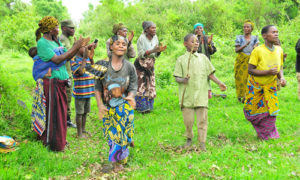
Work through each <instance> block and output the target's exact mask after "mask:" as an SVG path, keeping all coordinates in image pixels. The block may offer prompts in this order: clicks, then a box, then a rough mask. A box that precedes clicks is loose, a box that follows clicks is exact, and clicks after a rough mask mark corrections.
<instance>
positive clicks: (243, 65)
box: [234, 53, 250, 98]
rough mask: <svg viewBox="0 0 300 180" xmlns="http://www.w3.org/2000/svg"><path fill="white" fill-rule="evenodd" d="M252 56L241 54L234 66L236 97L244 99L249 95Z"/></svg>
mask: <svg viewBox="0 0 300 180" xmlns="http://www.w3.org/2000/svg"><path fill="white" fill-rule="evenodd" d="M249 58H250V55H247V54H245V53H239V54H238V56H237V58H236V61H235V64H234V78H235V89H236V96H237V97H238V98H244V97H245V96H246V93H247V79H248V62H249Z"/></svg>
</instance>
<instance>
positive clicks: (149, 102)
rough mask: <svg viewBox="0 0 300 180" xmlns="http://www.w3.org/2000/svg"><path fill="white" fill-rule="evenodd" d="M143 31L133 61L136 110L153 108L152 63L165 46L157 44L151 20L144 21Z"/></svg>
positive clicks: (153, 77) (154, 92) (145, 110)
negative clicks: (136, 55) (136, 85)
mask: <svg viewBox="0 0 300 180" xmlns="http://www.w3.org/2000/svg"><path fill="white" fill-rule="evenodd" d="M142 26H143V29H144V33H142V34H141V36H140V37H139V39H138V41H137V49H138V58H137V59H136V60H135V62H134V66H135V68H136V72H137V75H138V90H137V95H136V97H135V100H136V110H137V111H139V112H143V113H146V112H150V111H151V110H153V103H154V98H155V97H156V90H155V74H154V64H155V58H156V57H158V56H159V55H160V53H161V52H163V51H165V50H166V48H167V46H163V45H159V42H158V38H157V36H156V25H155V24H154V23H153V22H151V21H144V22H143V24H142Z"/></svg>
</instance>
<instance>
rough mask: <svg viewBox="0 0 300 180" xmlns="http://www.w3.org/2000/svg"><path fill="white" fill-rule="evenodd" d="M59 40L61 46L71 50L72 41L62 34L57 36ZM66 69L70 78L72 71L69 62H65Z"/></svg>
mask: <svg viewBox="0 0 300 180" xmlns="http://www.w3.org/2000/svg"><path fill="white" fill-rule="evenodd" d="M59 40H60V41H61V43H62V44H63V46H64V47H65V48H66V49H67V50H69V49H70V48H71V44H72V42H71V41H72V39H71V38H68V37H67V36H65V35H64V34H61V35H60V36H59ZM66 68H67V71H68V74H69V77H70V78H72V70H71V64H70V61H67V62H66Z"/></svg>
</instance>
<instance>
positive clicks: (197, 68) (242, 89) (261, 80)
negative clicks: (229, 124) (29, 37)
mask: <svg viewBox="0 0 300 180" xmlns="http://www.w3.org/2000/svg"><path fill="white" fill-rule="evenodd" d="M142 27H143V33H142V34H141V35H140V37H139V38H138V40H137V57H136V52H135V49H134V47H133V44H132V40H133V37H134V33H133V31H131V32H130V33H129V35H128V36H127V33H128V29H127V28H126V26H125V25H124V24H122V23H119V24H115V25H114V26H113V31H112V32H113V36H112V37H111V38H109V39H108V40H107V42H106V48H107V56H108V60H101V61H97V62H95V63H94V60H93V57H94V50H95V48H97V44H98V42H97V40H95V41H94V42H93V43H90V44H89V41H90V38H82V37H80V38H79V39H78V40H76V39H75V40H74V42H71V41H70V39H71V38H70V37H72V36H73V35H74V28H75V26H74V24H73V23H72V22H71V21H70V20H66V21H62V22H61V29H62V32H63V34H62V35H61V36H60V37H59V36H58V29H59V23H58V21H57V19H55V18H54V17H51V16H46V17H44V18H43V19H42V20H41V21H40V22H39V28H38V29H37V31H36V41H37V47H33V48H31V49H30V51H29V54H30V56H31V57H33V60H34V66H33V76H34V79H35V80H36V82H37V86H36V89H35V93H34V103H33V111H32V123H33V129H34V131H35V132H37V133H38V139H40V140H42V141H43V143H44V144H45V145H49V147H50V149H51V150H53V151H63V150H64V148H65V145H66V144H67V141H66V133H67V120H69V119H70V104H68V103H69V102H71V97H70V96H68V94H70V93H67V89H68V88H69V89H71V87H72V83H71V82H72V81H70V79H73V89H72V95H73V97H74V98H75V111H76V126H77V135H78V137H79V138H80V137H84V136H85V134H86V133H87V131H86V129H85V124H86V119H87V115H88V113H89V112H90V98H91V97H93V96H95V98H96V101H97V106H98V114H99V118H100V119H101V120H103V133H104V136H105V137H106V138H107V140H108V145H109V148H110V150H109V161H111V162H113V164H114V168H115V169H116V170H120V169H122V168H123V166H122V164H124V163H126V162H127V158H128V155H129V149H128V148H129V146H131V147H134V141H133V135H134V110H136V111H139V112H141V113H149V112H151V111H152V110H153V104H154V98H155V97H156V90H155V71H154V69H155V68H154V65H155V60H156V58H157V57H159V56H160V54H161V53H162V52H163V51H165V50H166V48H167V46H165V45H162V44H160V43H159V40H158V37H157V35H156V25H155V23H153V22H151V21H144V22H143V23H142ZM253 28H254V24H253V23H252V22H251V21H246V22H245V23H244V35H239V36H237V39H236V44H235V45H236V49H235V50H236V52H237V53H238V56H237V59H236V63H235V67H234V69H235V79H236V89H237V97H238V100H239V101H241V102H244V104H245V106H244V114H245V117H246V119H248V120H249V121H250V122H251V123H252V125H253V126H254V128H255V130H256V131H257V134H258V137H259V138H261V139H269V138H278V137H279V135H278V132H277V130H276V126H275V121H276V115H277V113H278V111H279V108H278V98H277V93H276V92H277V82H279V83H280V84H281V86H285V85H286V81H285V79H284V76H283V68H282V67H283V51H282V49H281V47H280V46H276V45H275V44H276V42H277V41H278V30H277V28H276V27H275V26H273V25H269V26H266V27H264V28H263V29H262V33H261V34H262V37H263V38H264V41H265V42H264V44H263V45H259V40H258V37H257V36H252V35H251V32H252V30H253ZM212 39H213V35H211V36H206V35H205V30H204V26H203V24H201V23H197V24H195V25H194V31H193V33H189V34H187V35H186V36H185V37H184V41H183V44H184V46H185V47H186V52H185V53H184V54H183V55H182V56H180V57H178V59H177V61H176V65H175V69H174V73H173V75H174V77H175V80H176V82H177V83H178V87H179V104H180V108H181V110H182V115H183V120H184V125H185V127H186V136H187V141H186V143H185V145H184V147H189V146H191V144H192V138H193V131H192V127H193V124H194V115H195V114H196V117H197V118H196V119H197V129H198V141H199V143H200V145H199V147H200V149H201V150H202V151H206V146H205V143H206V136H207V121H208V120H207V119H208V116H207V110H208V108H207V107H208V100H209V98H211V97H212V95H213V93H212V90H211V86H210V81H213V82H214V83H216V84H217V85H218V86H219V88H220V89H221V91H225V90H226V89H227V87H226V85H225V84H224V83H223V82H221V81H220V80H219V79H218V78H217V77H216V76H215V75H214V73H215V71H216V70H215V68H214V66H213V65H212V62H211V61H210V56H211V55H212V54H214V53H215V52H216V50H217V49H216V47H215V46H214V43H213V41H212ZM298 44H299V46H298V49H297V51H300V50H299V49H300V43H298ZM299 54H300V53H299ZM299 56H300V55H299ZM135 57H136V60H135V61H134V63H133V64H132V63H131V62H130V61H129V59H130V58H135ZM298 64H300V63H298ZM298 69H299V68H298ZM68 72H69V73H68ZM298 76H299V73H298ZM299 79H300V78H299ZM299 86H300V85H299ZM299 88H300V87H299ZM299 91H300V90H299ZM299 98H300V97H299ZM68 124H69V125H70V126H73V125H72V124H71V123H70V122H69V123H68Z"/></svg>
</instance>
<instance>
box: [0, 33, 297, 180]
mask: <svg viewBox="0 0 300 180" xmlns="http://www.w3.org/2000/svg"><path fill="white" fill-rule="evenodd" d="M215 41H216V43H217V44H218V43H219V44H220V43H221V42H222V41H221V40H219V39H217V38H216V39H215ZM171 46H172V50H168V51H167V53H166V54H164V55H162V57H160V58H158V59H157V62H156V76H157V84H158V85H159V86H158V88H157V98H156V99H155V109H154V111H153V112H152V113H150V114H146V115H142V114H139V113H137V112H136V113H135V135H134V141H135V145H136V147H135V148H134V149H132V148H131V149H130V157H129V162H128V166H127V170H126V171H125V172H124V173H122V174H103V173H101V171H100V170H101V169H102V167H103V166H106V165H107V164H108V162H107V156H108V145H107V143H106V140H105V139H104V138H103V134H102V129H101V128H102V122H101V121H100V120H99V119H98V118H97V106H96V102H95V99H94V98H92V111H91V113H90V116H89V118H88V122H87V129H88V130H89V131H90V132H91V136H90V137H89V138H88V139H80V140H78V139H76V138H75V136H76V130H75V129H68V136H67V141H68V142H69V144H70V145H69V147H68V148H67V149H66V151H65V152H64V153H54V152H51V151H49V150H48V149H47V148H45V147H44V146H43V145H42V144H41V142H38V141H36V140H35V133H33V132H31V131H30V113H29V112H30V110H31V102H32V96H31V92H32V89H33V88H34V85H35V82H34V80H33V78H32V76H31V68H32V64H33V62H32V60H31V59H29V58H28V57H27V55H24V54H19V53H17V52H10V53H5V54H1V55H0V63H1V67H0V77H2V78H1V80H0V87H1V89H0V93H1V100H0V103H1V106H0V113H1V116H0V135H5V134H6V135H9V136H12V137H14V138H15V139H16V140H17V141H18V142H19V143H20V145H19V146H18V149H17V150H16V151H15V152H12V153H8V154H0V159H1V161H0V179H48V178H50V177H52V178H57V179H63V178H66V179H88V178H98V179H100V178H101V177H102V178H130V179H297V178H299V176H300V169H299V164H300V162H299V151H300V146H299V145H300V142H299V114H300V113H299V106H300V101H298V100H297V89H296V87H297V82H296V79H295V75H294V73H293V70H291V69H287V71H288V73H287V76H286V79H287V81H288V86H287V87H286V88H282V89H281V91H280V92H279V93H278V96H279V101H280V109H281V111H280V114H279V116H278V118H277V128H278V131H279V133H280V136H281V137H280V139H277V140H269V141H264V142H262V141H258V140H257V138H256V133H255V130H254V128H253V127H252V125H251V124H250V123H249V122H248V121H246V120H245V118H244V116H243V111H242V108H243V105H242V104H240V103H238V102H237V100H236V97H235V88H234V79H233V77H234V76H233V64H234V59H235V54H233V49H232V48H231V49H229V48H223V49H219V50H218V52H217V54H215V55H214V56H213V59H212V62H213V64H214V65H215V67H216V69H217V72H216V76H218V77H219V78H220V79H221V80H222V81H224V82H225V83H226V84H227V86H228V91H227V92H226V94H227V96H228V97H227V98H226V99H224V100H223V99H220V98H213V99H211V100H210V103H209V112H208V121H209V125H208V138H207V152H205V153H202V152H199V150H198V148H197V145H198V143H197V141H196V138H194V139H193V145H194V146H193V149H192V150H180V149H179V148H178V146H180V145H183V144H184V143H185V137H184V132H185V127H184V124H183V119H182V114H181V111H180V108H179V104H178V95H177V94H178V93H177V91H178V89H177V85H176V83H175V82H174V79H173V78H172V71H173V68H174V64H175V61H176V57H178V56H179V55H181V54H182V53H183V52H184V49H183V48H182V45H181V44H178V43H174V44H172V45H171ZM228 47H229V46H228ZM224 54H227V55H226V56H225V55H224ZM288 61H291V60H288ZM213 90H214V92H215V93H220V90H218V89H217V86H216V85H215V84H213ZM17 100H21V101H23V102H25V104H26V106H27V107H28V109H29V111H28V110H26V109H23V108H22V107H21V106H20V105H18V103H17ZM72 111H73V113H72V118H73V119H74V112H75V110H74V100H73V101H72ZM194 135H197V134H196V127H195V126H194Z"/></svg>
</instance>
